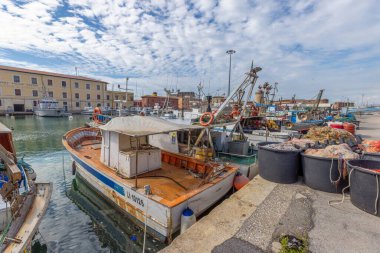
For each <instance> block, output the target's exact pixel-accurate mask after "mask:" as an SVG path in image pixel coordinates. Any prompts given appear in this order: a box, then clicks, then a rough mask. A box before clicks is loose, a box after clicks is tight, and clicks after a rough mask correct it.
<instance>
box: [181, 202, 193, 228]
mask: <svg viewBox="0 0 380 253" xmlns="http://www.w3.org/2000/svg"><path fill="white" fill-rule="evenodd" d="M195 222H196V218H195V214H194V212H193V210H191V209H190V208H188V207H186V209H185V210H183V212H182V215H181V234H182V233H183V232H185V231H186V230H187V229H188V228H189V227H191V226H192V225H193V224H194V223H195Z"/></svg>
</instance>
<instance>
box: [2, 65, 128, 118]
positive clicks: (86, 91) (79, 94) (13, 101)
mask: <svg viewBox="0 0 380 253" xmlns="http://www.w3.org/2000/svg"><path fill="white" fill-rule="evenodd" d="M44 96H49V97H53V98H54V99H56V100H57V101H58V102H59V105H60V107H65V108H67V110H68V111H71V112H80V111H81V110H82V109H83V108H84V107H88V106H92V107H95V106H108V107H113V108H115V107H117V103H118V102H115V100H125V98H127V101H128V103H127V104H125V103H123V105H125V106H127V107H130V106H133V93H131V92H120V91H110V90H108V89H107V82H104V81H101V80H96V79H93V78H89V77H84V76H73V75H65V74H58V73H51V72H44V71H37V70H30V69H23V68H15V67H8V66H0V113H4V112H28V111H30V112H31V111H33V108H34V107H35V106H37V104H38V101H39V100H40V99H41V98H43V97H44Z"/></svg>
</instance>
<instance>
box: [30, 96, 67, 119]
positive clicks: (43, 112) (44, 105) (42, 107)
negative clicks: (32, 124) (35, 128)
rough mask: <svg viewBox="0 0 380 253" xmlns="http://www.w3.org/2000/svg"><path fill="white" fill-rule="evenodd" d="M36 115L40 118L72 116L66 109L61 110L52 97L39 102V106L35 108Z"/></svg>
mask: <svg viewBox="0 0 380 253" xmlns="http://www.w3.org/2000/svg"><path fill="white" fill-rule="evenodd" d="M34 114H35V115H37V116H40V117H63V116H70V115H71V113H69V112H67V110H66V109H64V108H60V107H59V105H58V102H57V100H55V99H54V98H51V97H44V98H43V99H41V100H39V101H38V105H37V106H36V107H35V108H34Z"/></svg>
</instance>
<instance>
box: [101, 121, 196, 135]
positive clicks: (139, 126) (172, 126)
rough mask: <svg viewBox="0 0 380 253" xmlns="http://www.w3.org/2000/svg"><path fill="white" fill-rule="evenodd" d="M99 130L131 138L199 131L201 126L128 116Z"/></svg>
mask: <svg viewBox="0 0 380 253" xmlns="http://www.w3.org/2000/svg"><path fill="white" fill-rule="evenodd" d="M99 128H100V129H101V130H104V131H110V132H117V133H120V134H124V135H129V136H132V137H139V136H147V135H155V134H163V133H170V132H175V131H180V130H190V129H200V128H202V126H194V125H185V124H178V123H174V122H171V121H167V120H164V119H161V118H157V117H150V116H128V117H117V118H113V119H112V120H111V121H110V122H108V123H107V124H106V125H103V126H100V127H99Z"/></svg>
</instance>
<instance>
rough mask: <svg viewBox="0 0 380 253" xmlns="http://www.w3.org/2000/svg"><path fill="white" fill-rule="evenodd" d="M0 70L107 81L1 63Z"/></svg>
mask: <svg viewBox="0 0 380 253" xmlns="http://www.w3.org/2000/svg"><path fill="white" fill-rule="evenodd" d="M0 70H8V71H17V72H24V73H30V74H37V75H46V76H56V77H63V78H71V79H78V80H84V81H93V82H100V83H107V82H104V81H101V80H97V79H93V78H89V77H85V76H73V75H65V74H59V73H53V72H46V71H39V70H32V69H24V68H16V67H9V66H2V65H0Z"/></svg>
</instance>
